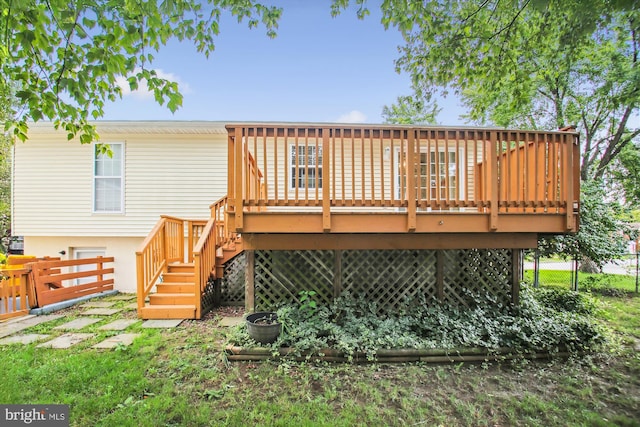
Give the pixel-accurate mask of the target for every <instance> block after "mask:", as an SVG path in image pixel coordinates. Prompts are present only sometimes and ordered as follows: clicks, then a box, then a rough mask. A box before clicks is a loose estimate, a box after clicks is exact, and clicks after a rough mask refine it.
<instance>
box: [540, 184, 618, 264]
mask: <svg viewBox="0 0 640 427" xmlns="http://www.w3.org/2000/svg"><path fill="white" fill-rule="evenodd" d="M605 200H606V191H605V189H604V188H603V185H602V183H598V182H595V181H589V182H588V183H585V184H584V185H582V188H581V194H580V205H581V206H580V229H579V231H578V233H577V234H576V235H559V236H546V237H543V238H541V239H540V240H539V242H538V248H539V249H540V251H541V253H542V254H543V255H551V254H563V255H567V256H570V257H574V258H581V261H582V263H581V269H582V270H583V271H586V272H590V273H594V272H596V271H597V270H600V269H601V268H602V266H603V265H604V264H605V263H607V262H609V261H611V260H614V259H618V258H620V256H621V255H622V254H624V253H626V242H625V239H624V236H625V234H628V233H629V229H628V228H627V227H626V224H625V222H624V220H623V217H624V215H625V214H626V212H625V209H624V208H623V207H622V206H621V205H620V204H619V203H617V202H607V201H605Z"/></svg>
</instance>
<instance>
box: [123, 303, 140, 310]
mask: <svg viewBox="0 0 640 427" xmlns="http://www.w3.org/2000/svg"><path fill="white" fill-rule="evenodd" d="M124 309H125V310H137V309H138V303H137V302H132V303H131V304H127V305H125V306H124Z"/></svg>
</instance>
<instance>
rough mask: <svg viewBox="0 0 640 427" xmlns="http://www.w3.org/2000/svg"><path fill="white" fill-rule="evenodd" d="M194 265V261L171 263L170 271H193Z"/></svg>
mask: <svg viewBox="0 0 640 427" xmlns="http://www.w3.org/2000/svg"><path fill="white" fill-rule="evenodd" d="M193 268H194V265H193V264H192V263H177V264H169V265H168V270H169V273H193Z"/></svg>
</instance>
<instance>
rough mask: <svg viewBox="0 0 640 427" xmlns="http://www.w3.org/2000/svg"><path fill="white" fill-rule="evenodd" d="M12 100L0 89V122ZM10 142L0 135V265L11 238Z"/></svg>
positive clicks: (7, 93) (9, 94)
mask: <svg viewBox="0 0 640 427" xmlns="http://www.w3.org/2000/svg"><path fill="white" fill-rule="evenodd" d="M12 103H13V98H12V97H11V90H10V88H8V87H0V121H2V120H4V119H5V118H6V117H7V115H8V114H9V111H10V109H11V106H12ZM12 146H13V145H12V140H11V138H10V137H9V136H7V135H4V134H2V133H0V263H2V254H3V253H6V252H7V250H8V249H9V241H10V238H11V148H12Z"/></svg>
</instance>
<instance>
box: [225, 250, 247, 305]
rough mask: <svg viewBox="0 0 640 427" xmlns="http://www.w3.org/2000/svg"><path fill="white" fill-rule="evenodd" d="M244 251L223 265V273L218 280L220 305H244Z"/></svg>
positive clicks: (245, 261)
mask: <svg viewBox="0 0 640 427" xmlns="http://www.w3.org/2000/svg"><path fill="white" fill-rule="evenodd" d="M246 270H247V258H246V253H241V254H240V255H238V256H236V257H235V258H233V259H231V260H229V262H227V263H226V264H225V265H224V275H223V276H222V278H221V279H220V280H219V289H220V304H221V305H244V302H245V300H244V293H245V284H246V279H245V273H246Z"/></svg>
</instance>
